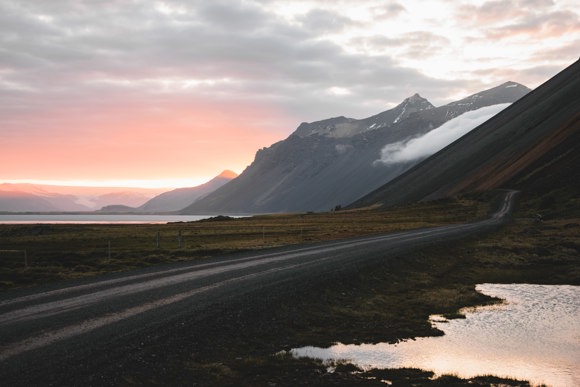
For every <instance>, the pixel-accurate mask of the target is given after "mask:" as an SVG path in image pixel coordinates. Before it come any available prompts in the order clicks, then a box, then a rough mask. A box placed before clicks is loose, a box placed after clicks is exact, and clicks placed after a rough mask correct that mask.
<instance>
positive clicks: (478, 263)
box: [4, 212, 580, 386]
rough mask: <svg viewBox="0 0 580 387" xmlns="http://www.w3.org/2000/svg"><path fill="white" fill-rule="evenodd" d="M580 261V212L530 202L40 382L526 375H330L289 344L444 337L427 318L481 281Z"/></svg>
mask: <svg viewBox="0 0 580 387" xmlns="http://www.w3.org/2000/svg"><path fill="white" fill-rule="evenodd" d="M579 263H580V217H578V216H576V215H574V214H569V215H566V214H557V216H556V215H554V216H552V217H550V219H545V220H544V221H541V222H540V221H538V220H536V219H534V218H533V217H531V216H529V213H528V212H520V213H519V214H517V215H516V219H515V220H514V222H513V223H511V224H509V225H507V226H504V227H503V228H502V229H500V230H497V231H494V232H492V233H490V234H488V235H486V236H482V237H478V238H472V239H470V240H465V241H463V242H461V243H454V244H453V246H448V245H447V246H446V245H443V246H438V247H430V248H429V249H424V250H416V251H414V252H412V253H408V254H406V255H404V256H403V255H402V256H400V257H398V259H396V260H391V261H389V262H387V263H383V264H378V265H373V266H365V267H358V268H357V269H356V270H353V272H351V273H350V275H348V276H340V277H339V276H335V277H326V278H318V279H317V280H316V281H311V282H309V283H300V284H299V285H298V286H292V287H291V288H289V289H285V291H287V292H285V293H284V294H283V295H282V294H272V293H268V292H262V293H253V294H251V295H240V296H239V297H235V298H232V299H229V300H224V302H223V304H222V305H217V306H216V308H215V310H214V313H213V314H211V315H210V316H209V317H205V318H203V319H201V318H198V317H196V316H195V315H190V316H187V317H183V318H180V319H177V320H174V321H172V322H171V324H169V325H166V326H163V327H162V328H160V329H157V330H155V329H153V330H144V331H143V332H142V334H141V340H139V341H138V342H135V341H134V340H131V341H127V342H124V340H123V338H122V337H120V338H116V341H117V343H118V345H119V346H130V347H132V348H131V351H130V355H129V356H123V357H116V355H115V353H114V352H112V353H99V351H91V348H86V352H87V354H88V356H86V358H85V359H84V360H79V361H78V362H76V363H74V362H73V365H72V366H71V365H70V362H69V363H67V364H66V365H65V364H64V363H62V362H61V360H60V359H45V361H46V362H47V363H49V364H50V367H49V368H50V369H51V370H53V371H52V372H51V373H52V374H51V375H46V377H45V378H44V379H37V378H36V380H37V382H38V384H37V385H50V384H53V385H54V381H57V380H58V385H78V386H81V385H82V386H86V385H93V386H97V385H118V386H138V385H159V386H179V385H183V386H297V385H320V386H326V385H365V386H366V385H369V386H375V385H376V386H384V385H385V381H389V382H391V383H392V385H395V386H407V385H433V386H435V385H441V386H449V385H470V386H473V385H486V386H488V385H498V384H504V385H526V384H525V382H520V381H509V380H499V379H496V378H493V377H482V378H477V379H473V380H460V379H458V378H455V377H453V376H443V377H440V378H438V379H432V377H433V374H432V373H430V372H428V371H422V370H410V369H404V370H373V371H370V372H365V373H362V372H358V371H359V370H356V368H355V367H353V366H350V365H347V364H344V365H338V367H337V368H336V371H335V372H332V373H329V372H327V369H326V366H325V365H323V364H320V363H319V362H316V361H312V360H307V359H294V358H291V357H289V356H287V355H284V354H283V353H281V351H285V350H289V349H291V348H295V347H300V346H304V345H317V346H327V345H330V344H332V343H334V342H338V341H340V342H343V343H362V342H396V341H399V340H404V339H408V338H412V337H419V336H427V335H438V334H441V332H439V331H436V330H434V329H433V328H432V327H431V326H430V324H429V323H428V321H427V318H428V316H429V315H430V314H435V313H436V314H448V315H449V316H450V317H453V316H454V315H456V312H457V310H458V309H459V308H461V307H464V306H469V305H477V304H484V303H489V302H494V300H492V299H490V298H488V297H486V296H483V295H481V294H479V293H477V292H475V291H474V286H475V284H477V283H482V282H492V283H493V282H507V283H513V282H529V283H551V284H580V265H579ZM123 353H126V351H123ZM33 369H34V365H31V372H34V371H33ZM95 370H98V371H95ZM4 382H10V381H6V380H4ZM17 382H18V381H17V380H14V383H15V384H16V383H17ZM8 385H10V384H8Z"/></svg>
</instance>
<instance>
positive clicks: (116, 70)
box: [0, 0, 580, 187]
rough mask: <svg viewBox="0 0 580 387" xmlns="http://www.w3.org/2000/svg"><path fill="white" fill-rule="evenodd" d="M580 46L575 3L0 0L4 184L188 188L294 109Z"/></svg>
mask: <svg viewBox="0 0 580 387" xmlns="http://www.w3.org/2000/svg"><path fill="white" fill-rule="evenodd" d="M579 55H580V8H579V7H578V0H564V1H558V0H516V1H504V0H499V1H487V2H485V1H467V0H464V1H463V0H459V1H458V0H438V1H425V0H405V1H378V0H357V1H353V0H350V1H341V0H310V1H300V0H296V1H294V0H262V1H259V0H255V1H251V0H248V1H237V0H211V1H209V0H199V1H195V0H193V1H151V0H102V1H98V0H84V1H83V0H68V1H65V0H50V1H47V0H14V1H9V0H0V147H1V148H0V183H2V182H23V181H26V182H44V183H53V184H55V183H56V184H69V185H75V184H94V185H124V186H131V185H132V186H135V185H136V186H143V187H145V186H163V187H181V186H194V185H197V184H199V183H202V182H204V181H207V180H209V179H210V178H212V177H214V176H215V175H217V174H219V173H220V172H221V171H222V170H224V169H231V170H233V171H235V172H238V173H240V172H242V170H243V169H244V168H245V167H246V166H247V165H249V164H250V163H251V162H252V160H253V158H254V155H255V153H256V151H257V150H258V149H260V148H262V147H266V146H270V145H271V144H273V143H274V142H276V141H280V140H283V139H284V138H286V137H287V136H288V135H289V134H290V133H292V132H293V131H294V130H295V129H296V127H297V126H298V125H299V124H300V123H301V122H303V121H307V122H310V121H316V120H320V119H325V118H329V117H334V116H339V115H345V116H348V117H353V118H364V117H367V116H370V115H373V114H376V113H379V112H381V111H383V110H386V109H388V108H391V107H393V106H395V105H397V104H398V103H400V102H401V101H402V100H403V99H404V98H406V97H408V96H410V95H412V94H414V93H416V92H418V93H419V94H421V96H423V97H425V98H427V99H429V101H431V102H432V103H433V104H435V105H436V106H438V105H441V104H445V103H447V102H451V101H453V100H456V99H458V98H462V97H464V96H467V95H469V94H473V93H475V92H478V91H480V90H483V89H485V88H489V87H493V86H496V85H498V84H501V83H503V82H506V81H515V82H519V83H522V84H524V85H526V86H528V87H530V88H534V87H537V86H538V85H539V84H540V83H542V82H544V81H546V80H548V79H549V78H550V77H552V76H553V75H555V74H556V73H557V72H559V71H560V70H562V69H563V68H565V67H567V66H568V65H570V64H571V63H573V62H574V61H576V60H577V59H578V57H579Z"/></svg>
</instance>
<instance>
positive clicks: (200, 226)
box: [0, 199, 488, 289]
mask: <svg viewBox="0 0 580 387" xmlns="http://www.w3.org/2000/svg"><path fill="white" fill-rule="evenodd" d="M487 211H488V204H487V203H486V201H484V200H476V199H461V200H444V201H438V202H434V203H428V204H417V205H413V206H407V207H400V208H393V209H390V210H386V211H374V210H358V211H336V212H329V213H305V214H277V215H261V216H254V217H246V218H228V217H216V218H212V219H209V220H203V221H197V222H187V223H170V224H164V225H158V224H141V225H134V224H131V225H129V224H127V225H103V224H94V225H76V224H33V225H29V224H27V225H0V289H9V288H13V287H20V286H27V285H33V284H38V283H44V282H50V281H58V280H63V279H71V278H79V277H86V276H92V275H98V274H102V273H108V272H116V271H124V270H130V269H134V268H139V267H146V266H151V265H156V264H160V263H169V262H178V261H186V260H191V259H205V258H209V257H212V256H216V255H223V254H227V253H229V252H234V251H242V250H253V249H264V248H268V247H275V246H281V245H291V244H297V243H309V242H316V241H322V240H335V239H343V238H349V237H354V236H360V235H369V234H377V233H384V232H389V231H396V230H407V229H412V228H419V227H428V226H434V225H439V224H447V223H456V222H464V221H468V220H472V219H473V218H475V217H482V216H485V214H486V212H487Z"/></svg>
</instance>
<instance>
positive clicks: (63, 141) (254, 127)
mask: <svg viewBox="0 0 580 387" xmlns="http://www.w3.org/2000/svg"><path fill="white" fill-rule="evenodd" d="M113 105H114V104H113ZM120 106H124V107H123V108H121V107H120ZM68 113H69V112H61V114H60V115H59V114H56V113H55V112H50V113H49V114H48V115H47V116H46V117H42V116H37V117H33V118H30V119H27V120H26V121H25V122H23V125H27V126H36V127H37V128H42V129H41V130H40V129H37V128H34V129H27V130H23V131H16V130H14V131H13V132H12V133H10V135H9V136H7V138H5V139H3V146H2V153H1V156H0V183H2V182H8V181H12V182H15V181H18V182H34V183H37V184H40V183H41V184H47V183H48V184H51V185H54V184H53V183H56V185H63V184H65V185H83V186H105V185H106V186H129V187H155V188H160V187H164V188H178V187H191V186H196V185H199V184H202V183H205V182H207V181H209V180H210V179H212V178H213V177H215V176H217V175H218V174H220V173H221V172H222V171H223V170H233V171H235V172H236V173H238V174H239V173H240V172H242V171H243V170H244V169H245V168H246V167H247V166H248V165H249V164H250V163H251V162H252V161H253V158H254V155H255V153H256V151H257V150H258V149H260V148H262V147H264V146H270V145H271V144H272V143H274V142H276V141H279V140H282V139H283V138H285V137H286V136H287V134H288V133H284V132H283V131H282V129H284V130H285V131H287V132H288V131H289V130H291V129H292V124H290V122H291V121H293V120H292V119H290V118H288V117H287V116H286V115H284V114H282V113H281V112H279V111H276V110H275V109H272V108H271V107H268V106H257V105H251V104H238V105H235V106H234V105H232V104H228V105H226V104H223V105H222V104H214V105H211V104H208V103H203V104H202V103H180V104H172V105H169V104H156V105H152V104H151V102H150V101H141V103H139V102H138V101H133V102H132V103H131V104H130V105H127V104H126V103H125V104H122V103H121V102H120V103H119V105H118V106H113V107H110V108H106V109H105V108H104V107H101V109H100V110H95V111H92V112H91V113H90V114H84V115H82V114H76V115H72V114H68Z"/></svg>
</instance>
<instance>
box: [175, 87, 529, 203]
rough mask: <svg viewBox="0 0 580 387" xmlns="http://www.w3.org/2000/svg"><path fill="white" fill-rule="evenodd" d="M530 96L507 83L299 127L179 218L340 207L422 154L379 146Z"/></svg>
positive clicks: (415, 98)
mask: <svg viewBox="0 0 580 387" xmlns="http://www.w3.org/2000/svg"><path fill="white" fill-rule="evenodd" d="M529 91H530V89H528V88H527V87H525V86H522V85H520V84H518V83H514V82H507V83H504V84H502V85H499V86H497V87H494V88H492V89H489V90H485V91H482V92H479V93H476V94H473V95H471V96H469V97H467V98H463V99H461V100H459V101H455V102H452V103H449V104H447V105H444V106H440V107H435V106H433V105H432V104H431V103H430V102H429V101H428V100H426V99H425V98H423V97H421V96H420V95H419V94H415V95H413V96H411V97H409V98H406V99H405V100H404V101H403V102H401V103H400V104H399V105H398V106H396V107H394V108H392V109H389V110H386V111H384V112H382V113H379V114H377V115H374V116H371V117H368V118H365V119H360V120H358V119H353V118H347V117H344V116H341V117H335V118H330V119H326V120H322V121H317V122H312V123H302V124H300V126H298V128H297V129H296V130H295V131H294V133H292V134H291V135H290V136H289V137H288V138H286V139H285V140H283V141H280V142H277V143H275V144H273V145H271V146H270V147H267V148H263V149H260V150H259V151H258V152H257V153H256V156H255V159H254V161H253V162H252V164H251V165H250V166H248V167H247V168H246V169H245V170H244V171H243V172H242V173H241V174H240V176H238V177H237V178H236V179H234V180H232V181H231V182H229V183H228V184H225V185H224V186H222V187H221V188H219V189H217V190H215V191H214V192H212V193H211V194H209V195H207V196H206V197H204V198H202V199H200V200H197V201H196V202H195V203H193V204H191V205H190V206H188V207H186V208H185V209H184V210H183V211H182V213H185V214H215V213H229V214H236V213H273V212H303V211H327V210H330V209H332V208H335V207H337V206H344V205H347V204H349V203H351V202H353V201H355V200H357V199H359V198H361V197H363V196H364V195H366V194H368V193H369V192H371V191H373V190H375V189H377V188H379V187H381V186H382V185H383V184H385V183H387V182H388V181H390V180H392V179H393V178H395V177H396V176H398V175H400V174H401V173H403V172H404V171H406V170H407V169H409V168H410V167H412V166H413V165H415V164H416V163H417V162H419V161H420V160H421V158H425V157H426V156H427V155H425V156H423V157H419V158H416V159H412V160H404V161H401V162H396V163H383V162H381V160H382V151H383V149H384V148H385V147H386V146H388V145H390V144H398V143H404V142H405V141H410V140H411V139H414V138H418V137H421V136H423V135H425V134H426V133H429V132H431V131H433V130H434V129H437V128H439V127H440V126H441V125H442V124H444V123H446V122H448V121H450V120H452V119H454V118H458V117H459V116H461V115H462V114H464V113H466V112H469V111H475V110H478V109H481V108H484V107H488V106H492V105H498V104H506V103H512V102H514V101H516V100H518V99H519V98H521V97H523V96H524V95H526V94H527V93H528V92H529Z"/></svg>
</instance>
